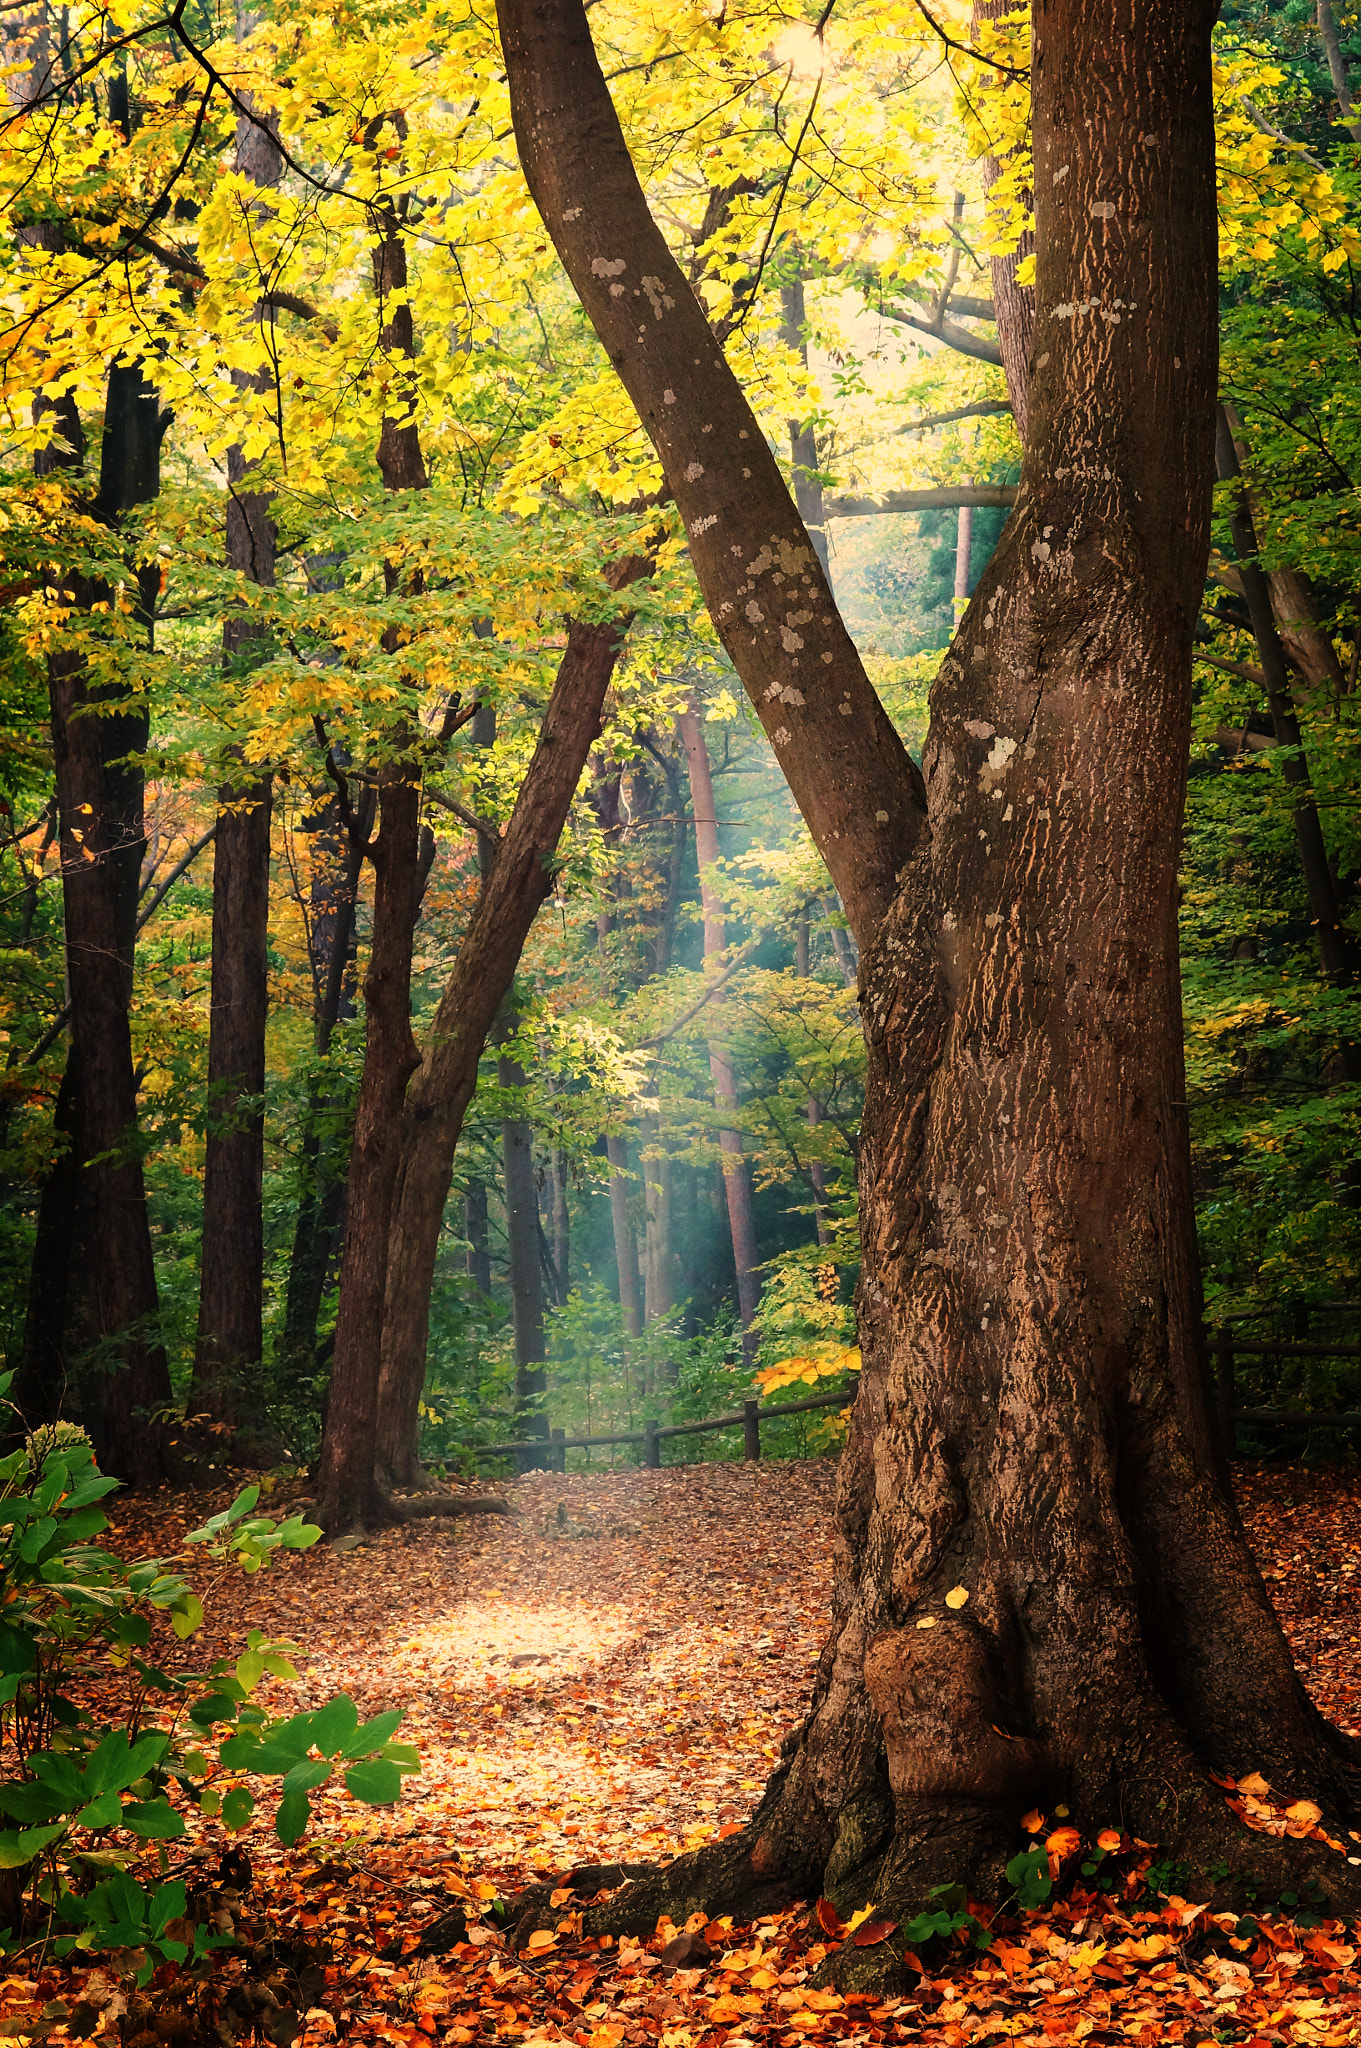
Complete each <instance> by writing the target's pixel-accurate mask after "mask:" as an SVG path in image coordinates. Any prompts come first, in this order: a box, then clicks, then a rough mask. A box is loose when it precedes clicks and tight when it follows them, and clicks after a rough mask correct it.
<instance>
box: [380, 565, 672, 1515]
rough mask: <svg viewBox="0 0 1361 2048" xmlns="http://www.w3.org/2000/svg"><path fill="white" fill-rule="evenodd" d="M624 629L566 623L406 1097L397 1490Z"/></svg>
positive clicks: (385, 1401)
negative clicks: (500, 1042) (457, 1197)
mask: <svg viewBox="0 0 1361 2048" xmlns="http://www.w3.org/2000/svg"><path fill="white" fill-rule="evenodd" d="M650 573H651V565H650V563H649V562H648V561H647V560H645V559H644V558H642V557H639V556H628V557H625V558H623V559H621V560H620V561H618V562H615V563H613V564H612V565H611V566H610V568H609V569H608V570H607V571H606V576H607V580H608V581H609V583H610V585H611V588H613V589H615V590H622V589H624V588H625V587H626V586H627V585H628V584H629V583H632V582H635V581H637V579H638V578H639V577H641V576H646V575H648V574H650ZM628 623H629V622H628V618H627V617H625V618H623V619H620V620H617V621H615V622H613V623H610V624H607V625H586V624H584V623H583V622H581V621H580V620H575V621H573V623H572V626H571V628H570V631H569V632H568V636H567V646H566V648H565V649H564V652H563V657H562V661H561V663H560V664H559V667H558V673H557V677H556V679H555V681H554V684H553V692H552V695H551V697H550V698H549V702H548V709H547V711H546V712H545V714H544V722H543V726H542V728H541V730H540V733H539V740H538V744H537V745H536V747H535V749H534V756H533V759H532V760H531V762H530V765H529V769H528V771H527V773H526V775H525V779H524V782H523V783H522V784H521V787H520V793H519V796H518V797H517V798H516V800H515V808H514V810H513V811H512V813H511V816H510V820H509V823H508V824H507V826H506V828H505V831H504V832H503V833H502V835H501V838H500V842H499V844H498V846H497V848H496V857H495V860H494V862H493V865H492V871H491V875H490V877H489V879H488V881H487V886H486V888H485V889H484V891H483V892H482V894H481V896H480V897H479V899H478V902H477V906H476V908H475V909H474V911H473V914H472V917H471V918H470V919H469V922H468V929H467V931H466V933H465V934H464V937H463V942H462V944H461V945H460V947H459V950H458V958H457V959H456V961H455V962H454V969H453V973H452V974H451V975H450V977H449V983H448V986H447V987H446V989H445V991H444V994H443V996H442V997H441V999H440V1006H439V1009H438V1011H437V1012H436V1014H435V1021H434V1024H433V1026H432V1027H431V1031H430V1036H429V1038H428V1040H427V1043H426V1048H425V1054H424V1057H423V1059H422V1061H421V1069H420V1072H419V1074H418V1075H417V1076H416V1077H415V1079H414V1080H413V1082H412V1084H411V1087H410V1090H409V1091H408V1095H407V1100H406V1107H405V1111H404V1116H403V1125H402V1163H401V1172H400V1178H399V1185H398V1197H397V1202H396V1206H395V1208H394V1211H393V1223H392V1249H391V1260H390V1277H389V1282H388V1297H387V1311H386V1314H385V1317H384V1322H383V1375H382V1392H381V1397H380V1402H379V1422H378V1439H377V1445H376V1453H377V1458H378V1462H379V1464H380V1466H382V1467H383V1469H384V1470H386V1471H388V1472H390V1473H391V1475H392V1477H393V1479H394V1481H396V1483H398V1484H399V1485H403V1484H419V1476H420V1466H419V1461H418V1459H417V1457H416V1418H417V1412H418V1409H419V1406H420V1397H421V1387H422V1385H423V1384H424V1380H425V1349H426V1341H427V1337H428V1334H429V1326H430V1290H431V1287H432V1285H433V1283H434V1276H435V1258H436V1254H437V1252H438V1249H439V1233H440V1224H441V1220H442V1218H443V1215H444V1204H445V1202H446V1200H447V1199H448V1194H449V1187H450V1183H451V1181H452V1178H453V1166H454V1151H455V1147H456V1146H457V1144H458V1136H459V1132H460V1131H461V1130H462V1128H463V1119H464V1116H465V1114H466V1112H467V1108H468V1104H469V1103H470V1102H471V1100H472V1097H473V1091H474V1089H475V1088H476V1086H477V1063H478V1060H479V1059H480V1058H481V1055H482V1048H483V1046H484V1045H485V1043H486V1039H487V1033H488V1031H489V1030H490V1029H491V1026H492V1020H493V1019H494V1017H495V1015H496V1012H497V1010H498V1009H499V1008H500V1005H501V1000H502V998H503V996H504V995H505V993H506V990H507V989H508V988H509V987H510V984H511V981H512V979H513V978H514V974H515V969H516V966H517V965H518V963H519V958H520V951H521V948H522V947H523V945H524V942H525V938H526V936H527V935H528V932H529V928H530V926H531V925H532V924H533V922H534V918H535V915H536V913H537V911H538V909H539V905H540V904H541V903H542V902H543V900H544V898H545V897H546V896H547V894H548V892H549V890H550V889H551V887H552V882H553V874H552V857H553V853H554V851H555V849H556V847H557V843H558V839H559V837H560V836H561V833H562V827H563V823H564V821H565V819H566V817H567V811H568V806H569V805H570V804H571V801H572V798H573V796H574V795H575V793H576V787H577V783H578V781H579V780H580V777H581V771H582V769H583V768H584V767H585V765H586V760H587V756H588V755H589V753H590V750H591V748H592V746H593V745H594V743H595V741H596V739H597V738H598V737H599V733H600V716H601V711H602V708H603V706H604V702H605V691H606V689H607V688H608V687H609V681H610V677H611V676H612V675H613V673H614V664H615V661H616V660H617V658H618V655H619V650H620V648H621V647H622V645H623V642H624V636H625V634H626V633H627V631H628Z"/></svg>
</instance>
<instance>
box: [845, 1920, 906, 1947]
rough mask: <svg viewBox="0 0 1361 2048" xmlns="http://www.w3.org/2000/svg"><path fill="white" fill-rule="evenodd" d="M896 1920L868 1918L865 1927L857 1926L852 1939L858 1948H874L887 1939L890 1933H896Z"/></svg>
mask: <svg viewBox="0 0 1361 2048" xmlns="http://www.w3.org/2000/svg"><path fill="white" fill-rule="evenodd" d="M897 1930H898V1923H897V1921H896V1920H867V1921H866V1922H865V1924H864V1926H863V1927H857V1928H856V1930H855V1933H854V1934H853V1935H852V1936H851V1940H852V1942H853V1943H854V1945H855V1946H856V1948H873V1947H874V1946H875V1944H876V1943H877V1942H881V1941H887V1940H888V1938H889V1936H890V1934H896V1932H897Z"/></svg>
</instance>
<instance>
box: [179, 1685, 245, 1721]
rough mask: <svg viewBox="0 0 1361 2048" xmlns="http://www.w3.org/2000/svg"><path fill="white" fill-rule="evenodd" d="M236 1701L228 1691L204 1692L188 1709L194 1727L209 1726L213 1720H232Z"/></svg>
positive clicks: (234, 1716) (234, 1715)
mask: <svg viewBox="0 0 1361 2048" xmlns="http://www.w3.org/2000/svg"><path fill="white" fill-rule="evenodd" d="M237 1705H238V1701H237V1700H236V1698H235V1697H234V1696H233V1694H231V1693H229V1692H206V1693H204V1695H203V1698H202V1699H199V1700H195V1701H194V1703H193V1705H192V1706H191V1707H190V1709H189V1719H190V1720H191V1721H192V1722H193V1724H194V1726H195V1727H196V1728H211V1727H212V1725H213V1723H214V1722H215V1721H234V1720H235V1719H236V1709H237Z"/></svg>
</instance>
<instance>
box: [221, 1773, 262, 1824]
mask: <svg viewBox="0 0 1361 2048" xmlns="http://www.w3.org/2000/svg"><path fill="white" fill-rule="evenodd" d="M254 1812H255V1801H254V1800H253V1799H252V1798H251V1795H250V1793H249V1792H247V1790H246V1788H245V1786H244V1785H238V1786H237V1787H236V1789H235V1791H233V1792H229V1793H228V1794H227V1796H226V1798H225V1799H224V1800H223V1802H222V1825H223V1827H224V1828H229V1829H231V1830H232V1832H233V1833H235V1831H236V1830H237V1829H238V1828H243V1827H245V1825H246V1823H247V1821H248V1820H249V1819H250V1818H251V1816H252V1814H253V1813H254Z"/></svg>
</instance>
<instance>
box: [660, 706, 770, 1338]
mask: <svg viewBox="0 0 1361 2048" xmlns="http://www.w3.org/2000/svg"><path fill="white" fill-rule="evenodd" d="M676 727H677V730H678V731H679V733H680V736H681V744H682V745H683V746H684V748H685V758H686V761H687V762H688V764H689V768H690V803H691V807H692V809H693V811H694V814H695V847H696V850H697V851H698V854H699V886H700V894H701V896H702V898H703V905H704V967H705V972H706V973H715V974H716V973H717V972H718V971H719V962H720V960H721V958H722V954H723V950H724V946H725V943H726V938H725V933H724V928H723V911H722V906H721V905H720V903H719V899H718V894H717V891H716V890H715V888H714V885H713V880H712V875H713V866H714V863H715V862H716V861H717V859H718V818H717V813H716V811H715V809H714V785H713V778H712V776H711V774H710V770H709V748H708V744H707V742H706V741H705V738H704V728H703V726H702V725H701V724H700V721H699V718H698V716H697V715H696V713H695V712H693V711H682V712H681V713H680V714H679V715H678V717H677V719H676ZM722 1001H723V998H722V996H715V997H714V1000H713V1002H712V1003H711V1004H710V1006H709V1008H710V1014H711V1015H712V1014H713V1012H714V1011H716V1010H718V1008H719V1006H720V1004H721V1003H722ZM709 1072H710V1075H711V1076H712V1078H713V1084H714V1101H715V1104H716V1105H717V1108H718V1112H719V1115H720V1116H721V1115H722V1113H723V1111H724V1110H725V1109H727V1110H733V1109H736V1107H737V1083H736V1080H735V1079H734V1076H733V1069H732V1060H731V1058H730V1056H729V1054H728V1050H727V1048H726V1046H725V1045H724V1044H723V1043H722V1041H721V1040H720V1039H717V1038H711V1039H710V1040H709ZM718 1144H719V1150H720V1152H721V1153H722V1155H723V1187H724V1192H725V1194H726V1195H727V1201H728V1229H729V1232H730V1234H731V1236H732V1250H733V1264H734V1266H735V1268H736V1271H737V1308H738V1313H739V1315H740V1316H741V1318H742V1332H743V1338H742V1342H743V1350H744V1351H745V1352H746V1353H747V1355H748V1359H749V1360H750V1358H751V1356H753V1355H754V1353H753V1343H754V1339H753V1337H752V1334H751V1326H752V1318H753V1317H754V1315H755V1314H756V1309H757V1305H758V1304H759V1302H760V1299H761V1283H760V1280H759V1279H758V1277H757V1272H756V1268H757V1266H758V1265H759V1264H760V1252H759V1251H758V1249H757V1244H756V1220H755V1217H754V1215H753V1212H752V1203H751V1170H750V1168H749V1167H748V1165H747V1162H746V1159H745V1158H744V1156H743V1152H742V1133H741V1132H740V1131H739V1130H736V1129H734V1128H732V1127H731V1126H726V1125H725V1126H723V1127H721V1128H720V1130H719V1133H718Z"/></svg>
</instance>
